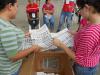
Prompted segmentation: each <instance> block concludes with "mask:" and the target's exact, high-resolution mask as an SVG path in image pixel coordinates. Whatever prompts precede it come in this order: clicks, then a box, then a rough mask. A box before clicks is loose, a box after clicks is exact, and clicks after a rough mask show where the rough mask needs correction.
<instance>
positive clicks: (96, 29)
mask: <svg viewBox="0 0 100 75" xmlns="http://www.w3.org/2000/svg"><path fill="white" fill-rule="evenodd" d="M74 49H75V55H76V63H78V64H80V65H82V66H84V67H94V66H96V65H97V64H98V63H99V60H100V24H99V25H88V26H85V27H84V28H83V29H81V30H80V31H79V32H77V34H76V35H75V37H74Z"/></svg>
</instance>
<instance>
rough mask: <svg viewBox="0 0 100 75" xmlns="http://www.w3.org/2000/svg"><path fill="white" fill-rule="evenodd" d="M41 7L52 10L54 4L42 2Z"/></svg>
mask: <svg viewBox="0 0 100 75" xmlns="http://www.w3.org/2000/svg"><path fill="white" fill-rule="evenodd" d="M42 9H45V10H53V9H54V5H53V4H44V5H43V7H42Z"/></svg>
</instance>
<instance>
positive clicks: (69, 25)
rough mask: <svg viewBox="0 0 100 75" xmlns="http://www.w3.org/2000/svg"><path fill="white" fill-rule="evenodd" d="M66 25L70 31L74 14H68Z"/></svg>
mask: <svg viewBox="0 0 100 75" xmlns="http://www.w3.org/2000/svg"><path fill="white" fill-rule="evenodd" d="M66 16H67V19H66V23H67V28H68V29H70V28H71V24H72V13H70V12H66Z"/></svg>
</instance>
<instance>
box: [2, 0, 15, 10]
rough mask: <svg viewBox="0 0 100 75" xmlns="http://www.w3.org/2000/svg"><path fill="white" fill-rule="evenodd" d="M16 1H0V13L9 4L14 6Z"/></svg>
mask: <svg viewBox="0 0 100 75" xmlns="http://www.w3.org/2000/svg"><path fill="white" fill-rule="evenodd" d="M16 1H17V0H0V11H1V10H2V9H4V8H5V6H6V5H7V4H9V3H11V4H12V5H14V3H16Z"/></svg>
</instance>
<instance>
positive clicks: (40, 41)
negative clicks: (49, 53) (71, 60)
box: [22, 25, 73, 51]
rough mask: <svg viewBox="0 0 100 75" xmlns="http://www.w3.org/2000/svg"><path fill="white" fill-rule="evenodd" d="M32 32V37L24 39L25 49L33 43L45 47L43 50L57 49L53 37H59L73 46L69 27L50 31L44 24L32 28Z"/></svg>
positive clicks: (69, 45)
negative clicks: (55, 31)
mask: <svg viewBox="0 0 100 75" xmlns="http://www.w3.org/2000/svg"><path fill="white" fill-rule="evenodd" d="M30 33H31V37H28V38H25V39H24V40H23V45H22V46H23V49H26V48H29V47H31V46H32V45H33V44H36V45H39V46H41V47H43V51H45V50H52V49H56V48H57V47H56V46H54V45H53V43H52V40H53V38H58V39H59V40H61V41H62V42H64V43H65V44H66V45H67V47H72V46H73V37H72V35H71V34H70V33H69V32H68V29H67V28H66V29H64V30H62V31H60V32H58V33H50V32H49V29H48V27H47V26H46V25H43V26H42V27H41V28H40V29H34V30H30Z"/></svg>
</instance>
